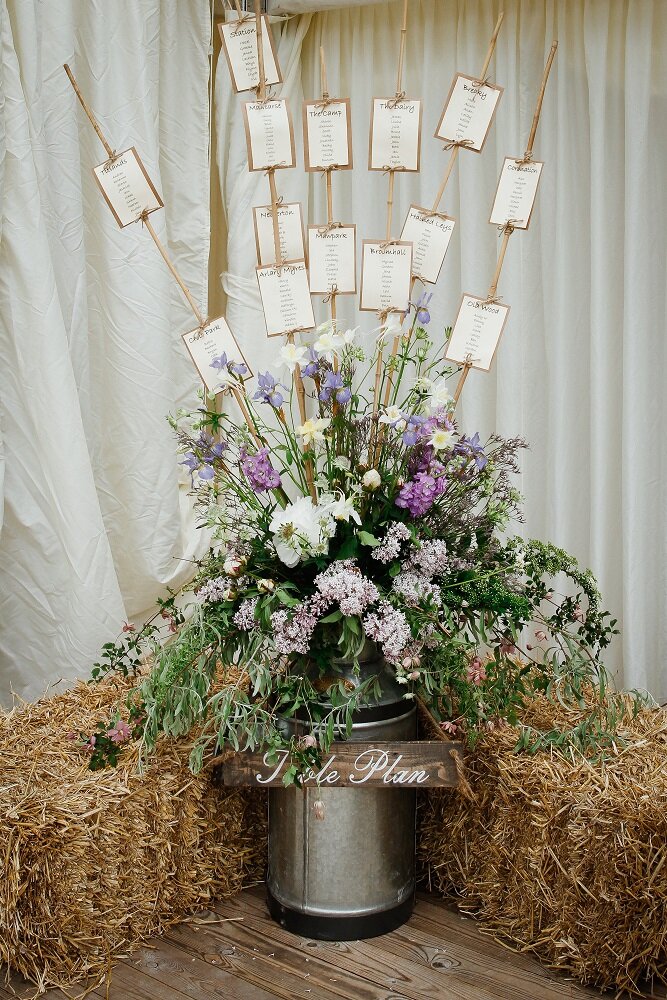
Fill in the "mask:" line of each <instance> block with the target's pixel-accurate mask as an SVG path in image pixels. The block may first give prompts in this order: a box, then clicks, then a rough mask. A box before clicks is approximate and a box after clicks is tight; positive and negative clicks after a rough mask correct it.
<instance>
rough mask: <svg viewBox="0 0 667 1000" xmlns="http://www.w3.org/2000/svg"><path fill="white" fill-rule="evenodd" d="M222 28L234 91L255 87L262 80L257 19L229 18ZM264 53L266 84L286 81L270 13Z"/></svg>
mask: <svg viewBox="0 0 667 1000" xmlns="http://www.w3.org/2000/svg"><path fill="white" fill-rule="evenodd" d="M218 27H219V29H220V38H221V40H222V47H223V49H224V51H225V56H226V57H227V64H228V66H229V72H230V73H231V77H232V86H233V87H234V90H235V91H236V92H237V94H238V93H240V92H241V91H242V90H252V89H253V88H254V87H256V86H257V85H258V83H259V61H258V59H257V23H256V21H255V18H254V17H252V18H241V20H240V21H239V20H238V19H237V20H235V21H227V22H226V23H225V24H219V25H218ZM262 52H263V54H264V76H265V79H266V83H267V84H268V85H271V84H272V83H282V79H283V78H282V76H281V75H280V67H279V65H278V57H277V55H276V49H275V45H274V44H273V35H272V34H271V28H270V26H269V22H268V19H267V17H266V15H262Z"/></svg>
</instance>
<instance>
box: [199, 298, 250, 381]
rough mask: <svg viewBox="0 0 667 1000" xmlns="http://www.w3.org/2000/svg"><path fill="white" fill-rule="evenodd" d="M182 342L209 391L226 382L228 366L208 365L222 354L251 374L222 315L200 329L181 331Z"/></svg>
mask: <svg viewBox="0 0 667 1000" xmlns="http://www.w3.org/2000/svg"><path fill="white" fill-rule="evenodd" d="M183 343H184V344H185V346H186V347H187V349H188V353H189V355H190V357H191V358H192V361H193V364H194V366H195V368H196V369H197V371H198V372H199V375H200V377H201V380H202V382H203V383H204V385H205V386H206V388H207V390H208V391H209V392H220V391H222V390H223V389H225V388H226V386H227V384H228V378H227V375H228V371H227V369H219V368H212V367H211V362H212V361H214V360H216V359H219V358H220V357H221V356H222V355H223V354H225V355H226V356H227V361H228V362H232V363H235V364H244V365H246V366H247V368H248V372H249V374H250V375H252V372H251V371H250V366H249V365H248V362H247V361H246V359H245V358H244V357H243V353H242V351H241V348H240V347H239V345H238V344H237V343H236V338H235V337H234V334H233V333H232V331H231V330H230V329H229V326H228V324H227V320H226V319H225V318H224V316H220V318H219V319H212V320H211V322H210V323H207V325H206V326H205V327H204V328H203V329H201V328H200V327H197V329H196V330H188V332H187V333H184V334H183Z"/></svg>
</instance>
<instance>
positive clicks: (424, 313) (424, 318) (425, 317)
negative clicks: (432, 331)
mask: <svg viewBox="0 0 667 1000" xmlns="http://www.w3.org/2000/svg"><path fill="white" fill-rule="evenodd" d="M432 298H433V292H422V294H421V295H420V296H419V299H418V301H417V304H416V305H415V309H416V310H417V319H418V320H419V322H420V323H421V324H422V326H426V324H427V323H430V322H431V314H430V312H429V311H428V309H427V308H426V307H427V306H428V304H429V302H430V301H431V299H432Z"/></svg>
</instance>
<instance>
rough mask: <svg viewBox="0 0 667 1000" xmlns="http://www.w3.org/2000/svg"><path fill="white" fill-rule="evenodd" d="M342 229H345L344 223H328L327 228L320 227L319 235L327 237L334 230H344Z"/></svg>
mask: <svg viewBox="0 0 667 1000" xmlns="http://www.w3.org/2000/svg"><path fill="white" fill-rule="evenodd" d="M342 228H343V223H342V222H327V224H326V226H319V227H318V229H317V235H318V236H326V235H327V233H330V232H331V231H332V229H342Z"/></svg>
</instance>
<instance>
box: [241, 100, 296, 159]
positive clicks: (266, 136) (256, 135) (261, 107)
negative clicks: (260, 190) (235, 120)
mask: <svg viewBox="0 0 667 1000" xmlns="http://www.w3.org/2000/svg"><path fill="white" fill-rule="evenodd" d="M243 121H244V124H245V133H246V145H247V147H248V165H249V167H250V170H267V169H268V168H269V167H276V168H279V167H294V166H295V165H296V151H295V147H294V129H293V128H292V119H291V117H290V113H289V109H288V107H287V101H248V102H247V103H246V104H244V105H243Z"/></svg>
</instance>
